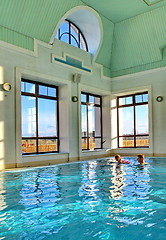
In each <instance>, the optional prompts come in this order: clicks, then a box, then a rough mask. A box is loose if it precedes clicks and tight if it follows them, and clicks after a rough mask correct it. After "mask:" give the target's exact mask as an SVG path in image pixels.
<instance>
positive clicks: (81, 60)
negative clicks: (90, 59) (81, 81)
mask: <svg viewBox="0 0 166 240" xmlns="http://www.w3.org/2000/svg"><path fill="white" fill-rule="evenodd" d="M66 57H70V58H73V59H74V60H78V61H79V62H81V63H82V67H83V68H87V69H88V70H90V72H89V71H86V70H84V69H81V68H78V67H75V66H72V65H69V64H65V63H62V62H59V61H56V60H54V58H58V59H60V60H63V61H66ZM52 63H59V64H63V65H65V67H69V68H74V69H75V70H76V71H77V72H78V71H81V72H84V73H88V74H92V72H93V70H92V68H91V67H89V66H85V65H84V59H81V58H78V57H75V56H73V55H71V54H68V53H65V52H63V55H62V56H56V55H55V54H54V53H52Z"/></svg>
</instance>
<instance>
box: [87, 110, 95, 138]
mask: <svg viewBox="0 0 166 240" xmlns="http://www.w3.org/2000/svg"><path fill="white" fill-rule="evenodd" d="M88 128H89V136H90V137H93V136H94V133H95V110H94V107H93V106H88Z"/></svg>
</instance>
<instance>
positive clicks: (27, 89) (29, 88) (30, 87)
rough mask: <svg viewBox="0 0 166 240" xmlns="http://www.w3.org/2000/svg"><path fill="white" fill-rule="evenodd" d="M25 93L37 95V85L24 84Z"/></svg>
mask: <svg viewBox="0 0 166 240" xmlns="http://www.w3.org/2000/svg"><path fill="white" fill-rule="evenodd" d="M24 92H27V93H33V94H35V84H34V83H27V82H24Z"/></svg>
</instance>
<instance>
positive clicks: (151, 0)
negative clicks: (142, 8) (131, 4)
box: [143, 0, 163, 6]
mask: <svg viewBox="0 0 166 240" xmlns="http://www.w3.org/2000/svg"><path fill="white" fill-rule="evenodd" d="M143 1H144V2H145V3H146V4H147V5H148V6H151V5H153V4H156V3H159V2H162V1H163V0H143Z"/></svg>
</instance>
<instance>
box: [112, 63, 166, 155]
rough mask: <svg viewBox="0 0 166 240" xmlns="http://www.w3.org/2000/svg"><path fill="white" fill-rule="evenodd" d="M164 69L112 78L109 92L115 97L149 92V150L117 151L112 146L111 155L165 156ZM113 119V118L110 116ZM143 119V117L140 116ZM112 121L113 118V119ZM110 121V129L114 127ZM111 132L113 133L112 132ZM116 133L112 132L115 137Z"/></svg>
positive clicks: (165, 82) (165, 73)
mask: <svg viewBox="0 0 166 240" xmlns="http://www.w3.org/2000/svg"><path fill="white" fill-rule="evenodd" d="M165 76H166V68H165V67H163V68H160V69H154V70H149V71H144V72H140V73H136V74H131V75H126V76H122V77H117V78H113V79H112V81H111V89H112V90H111V91H112V94H113V96H114V97H116V96H117V95H121V94H125V93H132V92H139V91H142V90H148V92H149V128H150V148H149V149H144V148H142V149H117V148H116V144H114V146H112V148H113V149H112V154H114V153H121V154H128V155H134V154H136V153H145V154H146V155H147V156H148V155H150V156H152V155H154V156H166V125H165V123H166V91H165V89H166V81H165V80H166V79H165ZM157 96H163V101H162V102H157V101H156V97H157ZM112 117H113V116H112ZM142 117H143V116H142ZM113 119H114V118H113ZM113 119H112V127H113V126H114V124H113ZM112 132H113V131H112ZM115 135H116V133H115V131H114V136H113V135H112V138H113V137H115Z"/></svg>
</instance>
